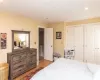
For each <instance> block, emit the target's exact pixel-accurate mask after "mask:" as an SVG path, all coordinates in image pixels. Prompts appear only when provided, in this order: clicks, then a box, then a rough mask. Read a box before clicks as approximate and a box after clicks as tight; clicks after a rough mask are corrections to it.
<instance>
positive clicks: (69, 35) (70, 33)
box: [66, 27, 74, 50]
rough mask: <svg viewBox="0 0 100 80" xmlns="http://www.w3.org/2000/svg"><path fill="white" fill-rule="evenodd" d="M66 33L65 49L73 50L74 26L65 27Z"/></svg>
mask: <svg viewBox="0 0 100 80" xmlns="http://www.w3.org/2000/svg"><path fill="white" fill-rule="evenodd" d="M66 35H67V36H66V41H67V45H66V48H67V50H74V27H67V33H66Z"/></svg>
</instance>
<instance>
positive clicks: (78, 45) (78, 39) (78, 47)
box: [74, 26, 83, 61]
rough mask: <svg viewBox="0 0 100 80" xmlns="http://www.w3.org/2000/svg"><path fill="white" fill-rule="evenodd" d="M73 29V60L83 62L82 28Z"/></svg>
mask: <svg viewBox="0 0 100 80" xmlns="http://www.w3.org/2000/svg"><path fill="white" fill-rule="evenodd" d="M74 29H75V33H74V36H75V37H74V39H75V41H74V45H75V59H76V60H79V61H83V27H82V26H76V27H75V28H74Z"/></svg>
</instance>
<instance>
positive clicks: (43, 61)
mask: <svg viewBox="0 0 100 80" xmlns="http://www.w3.org/2000/svg"><path fill="white" fill-rule="evenodd" d="M51 63H52V62H51V61H48V60H41V61H40V63H39V65H38V66H37V67H36V68H35V69H32V70H30V71H28V72H26V73H25V74H23V75H21V76H19V77H18V78H16V79H14V80H22V79H23V77H25V76H26V75H28V74H29V73H31V72H34V71H36V70H37V69H39V68H40V67H46V66H48V65H49V64H51Z"/></svg>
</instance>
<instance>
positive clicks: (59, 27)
mask: <svg viewBox="0 0 100 80" xmlns="http://www.w3.org/2000/svg"><path fill="white" fill-rule="evenodd" d="M97 22H100V18H92V19H85V20H79V21H73V22H61V23H50V24H49V25H48V26H49V27H51V28H54V52H59V53H60V54H61V55H62V56H63V55H64V48H65V46H66V45H65V44H66V28H67V26H71V25H80V24H88V23H97ZM57 31H61V32H62V39H61V40H57V39H56V32H57Z"/></svg>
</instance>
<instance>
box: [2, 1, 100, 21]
mask: <svg viewBox="0 0 100 80" xmlns="http://www.w3.org/2000/svg"><path fill="white" fill-rule="evenodd" d="M0 1H1V0H0ZM85 7H88V10H85V9H84V8H85ZM0 11H11V12H14V13H18V14H22V15H24V16H28V17H31V18H33V19H36V20H41V21H47V22H60V21H68V22H69V21H74V20H82V19H87V18H93V17H100V0H3V2H1V3H0ZM47 18H48V19H47Z"/></svg>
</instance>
